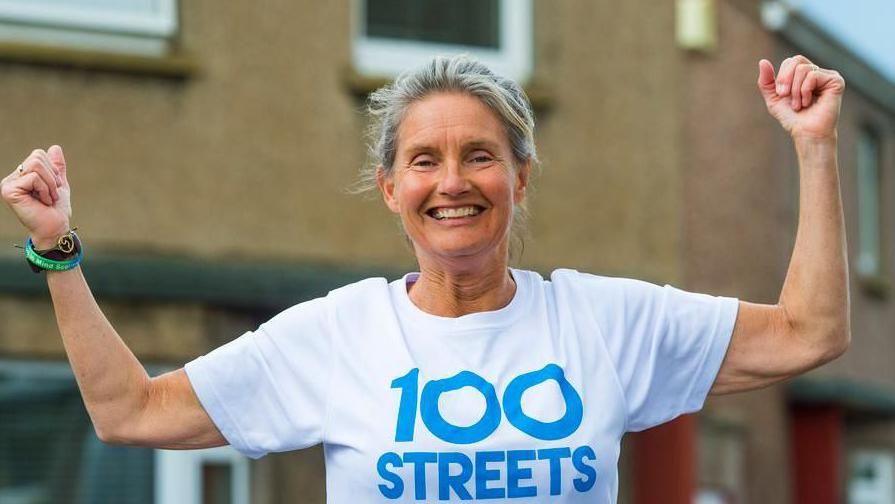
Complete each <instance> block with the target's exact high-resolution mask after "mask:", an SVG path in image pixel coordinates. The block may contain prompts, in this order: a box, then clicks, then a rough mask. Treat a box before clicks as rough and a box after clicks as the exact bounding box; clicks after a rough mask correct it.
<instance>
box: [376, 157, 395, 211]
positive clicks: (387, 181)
mask: <svg viewBox="0 0 895 504" xmlns="http://www.w3.org/2000/svg"><path fill="white" fill-rule="evenodd" d="M376 186H377V187H379V192H381V193H382V199H383V201H385V205H386V206H387V207H388V209H389V210H391V211H392V212H394V213H399V211H400V208H399V207H398V200H396V199H395V177H394V176H393V175H389V174H388V173H386V172H385V168H383V167H382V165H379V166H377V167H376Z"/></svg>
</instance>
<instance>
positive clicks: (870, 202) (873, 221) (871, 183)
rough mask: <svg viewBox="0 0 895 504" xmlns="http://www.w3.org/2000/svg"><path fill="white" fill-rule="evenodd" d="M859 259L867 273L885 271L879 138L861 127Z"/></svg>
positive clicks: (861, 268) (872, 273)
mask: <svg viewBox="0 0 895 504" xmlns="http://www.w3.org/2000/svg"><path fill="white" fill-rule="evenodd" d="M857 165H858V166H857V176H858V263H857V271H858V273H859V274H861V275H864V276H878V275H880V274H881V273H882V265H881V263H880V256H881V250H880V243H881V240H880V186H881V184H880V142H879V137H878V136H877V135H876V134H875V133H874V132H873V131H872V130H870V129H867V128H864V129H862V130H861V131H860V133H859V136H858V145H857Z"/></svg>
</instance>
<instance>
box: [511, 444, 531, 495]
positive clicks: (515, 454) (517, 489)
mask: <svg viewBox="0 0 895 504" xmlns="http://www.w3.org/2000/svg"><path fill="white" fill-rule="evenodd" d="M534 459H535V451H534V450H509V451H508V452H507V497H509V498H510V499H512V498H514V497H534V496H536V495H538V487H536V486H523V487H521V486H519V480H526V479H531V468H530V467H519V462H522V461H524V460H534Z"/></svg>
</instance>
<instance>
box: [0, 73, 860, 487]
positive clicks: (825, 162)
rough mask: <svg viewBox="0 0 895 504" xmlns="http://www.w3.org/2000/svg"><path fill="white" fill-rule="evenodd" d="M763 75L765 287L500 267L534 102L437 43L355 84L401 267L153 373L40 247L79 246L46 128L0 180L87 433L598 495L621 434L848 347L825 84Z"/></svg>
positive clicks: (521, 190) (392, 474)
mask: <svg viewBox="0 0 895 504" xmlns="http://www.w3.org/2000/svg"><path fill="white" fill-rule="evenodd" d="M758 85H759V90H760V92H761V93H762V96H763V97H764V99H765V103H766V105H767V107H768V110H769V111H770V113H771V114H772V115H773V116H774V117H775V118H777V119H778V120H779V122H780V123H781V124H782V125H783V126H784V128H785V129H786V130H787V131H788V132H789V133H790V134H791V135H792V137H793V139H794V142H795V145H796V149H797V151H798V153H799V160H800V168H801V171H800V174H801V177H802V185H801V187H802V200H801V202H802V209H801V214H800V220H799V230H798V233H797V239H796V246H795V250H794V251H793V258H792V263H791V265H790V270H789V273H788V274H787V277H786V281H785V283H784V286H783V291H782V292H781V297H780V303H778V304H776V305H759V304H753V303H748V302H740V301H738V300H737V299H735V298H731V297H715V296H709V295H705V294H698V293H691V292H685V291H682V290H680V289H677V288H675V287H672V286H670V285H665V286H661V287H660V286H658V285H654V284H651V283H647V282H643V281H639V280H634V279H626V278H613V277H606V276H599V275H591V274H587V273H579V272H577V271H574V270H567V269H557V270H555V271H553V272H552V273H551V275H550V277H549V279H545V278H543V277H542V276H541V275H540V274H538V273H536V272H533V271H526V270H523V269H516V268H510V267H509V241H510V235H511V229H512V227H513V223H514V221H515V222H517V223H518V221H519V219H518V216H519V214H520V209H521V208H523V205H524V204H525V193H526V189H527V187H528V181H529V173H530V171H531V169H532V165H533V164H535V163H536V162H537V157H536V154H535V147H534V138H533V129H534V120H533V116H532V113H531V107H530V106H529V104H528V100H527V99H526V97H525V95H524V93H523V92H522V90H521V89H520V88H519V86H518V85H517V84H516V83H514V82H512V81H510V80H507V79H504V78H501V77H499V76H497V75H495V74H494V73H493V72H491V71H490V70H489V69H488V68H487V67H485V66H484V65H482V64H481V63H478V62H476V61H473V60H470V59H468V58H464V57H453V58H434V59H433V60H432V61H431V62H429V63H428V64H426V65H425V66H423V67H421V68H419V69H416V70H412V71H410V72H408V73H406V74H404V75H402V76H401V77H399V78H398V79H397V80H396V81H395V82H394V83H393V84H391V85H389V86H387V87H385V88H383V89H381V90H379V91H377V92H376V93H374V94H373V95H372V97H371V101H370V111H371V114H372V115H373V117H374V119H375V120H374V126H373V142H372V143H373V147H372V148H371V151H372V157H373V159H374V162H373V163H372V164H371V166H370V168H369V170H367V172H366V179H365V180H366V183H367V187H368V188H370V189H372V188H374V187H375V188H377V189H378V190H379V191H380V192H381V194H382V197H383V199H384V201H385V204H386V205H387V206H388V208H389V209H390V210H391V211H393V212H394V213H395V214H396V215H397V216H398V217H399V218H400V220H401V223H402V225H403V227H404V230H405V232H406V235H407V237H408V239H409V240H410V242H411V244H412V247H413V251H414V253H415V255H416V259H417V261H418V264H419V272H412V273H408V274H406V275H405V276H404V277H403V278H401V279H398V280H395V281H392V282H389V281H387V280H385V279H383V278H371V279H367V280H363V281H361V282H357V283H354V284H351V285H348V286H345V287H342V288H340V289H337V290H334V291H332V292H330V293H329V295H327V296H326V297H323V298H319V299H314V300H312V301H308V302H305V303H301V304H297V305H295V306H293V307H292V308H289V309H287V310H286V311H284V312H282V313H280V314H279V315H277V316H276V317H274V318H273V319H271V320H270V321H268V322H266V323H264V324H262V325H261V326H260V327H259V328H258V329H257V330H256V331H252V332H248V333H246V334H244V335H242V336H241V337H239V338H237V339H235V340H233V341H232V342H230V343H228V344H226V345H224V346H222V347H220V348H218V349H216V350H214V351H213V352H211V353H210V354H208V355H205V356H202V357H200V358H198V359H196V360H194V361H192V362H190V363H188V364H186V366H185V367H184V369H180V370H177V371H174V372H171V373H168V374H166V375H162V376H160V377H157V378H152V379H150V378H149V377H148V376H147V375H146V373H145V371H144V370H143V368H142V367H141V366H140V364H139V362H138V361H137V360H136V358H135V357H134V355H133V354H132V353H131V352H130V350H129V349H128V348H127V347H126V346H125V345H124V343H123V341H122V340H121V338H120V337H119V336H118V334H117V333H116V332H115V330H114V329H113V328H112V327H111V325H110V324H109V323H108V321H107V320H106V319H105V317H104V316H103V314H102V312H101V311H100V310H99V308H98V307H97V305H96V302H95V301H94V299H93V297H92V295H91V294H90V290H89V288H88V287H87V284H86V282H85V280H84V277H83V275H81V272H80V269H79V268H78V262H79V261H80V257H81V256H82V255H83V254H81V253H80V252H81V251H80V247H79V246H77V247H76V251H73V250H68V249H66V250H68V251H67V252H66V250H63V249H61V248H60V246H59V245H60V244H62V243H63V239H68V240H69V241H67V242H66V243H69V242H71V243H75V244H78V245H79V242H78V241H77V238H76V236H74V235H73V233H72V232H71V230H70V229H69V221H70V217H71V206H70V193H71V188H70V186H69V185H68V177H67V169H68V168H67V165H66V162H65V159H64V157H63V155H62V149H61V148H59V147H58V146H53V147H51V148H50V149H48V151H43V150H36V151H34V152H33V153H32V154H31V156H29V157H28V158H27V159H26V160H25V161H24V162H23V163H22V164H21V165H19V166H18V167H17V168H16V169H15V170H13V172H12V173H11V174H10V175H9V176H8V177H6V178H5V179H4V180H3V182H2V184H0V185H2V187H0V188H2V195H3V199H4V200H5V201H6V203H7V204H8V205H9V206H10V207H11V208H12V209H13V211H14V212H15V213H16V215H17V216H18V217H19V219H20V220H21V221H22V223H23V224H24V225H25V227H26V228H27V229H28V231H29V233H30V234H31V238H29V240H28V242H27V244H28V245H27V248H28V253H29V255H28V256H27V257H29V260H31V262H32V263H33V264H34V266H35V267H36V268H38V269H41V268H42V269H47V270H50V271H47V282H48V285H49V288H50V292H51V294H52V296H53V303H54V307H55V309H56V315H57V320H58V322H59V327H60V332H61V333H62V337H63V340H64V342H65V347H66V351H67V352H68V355H69V359H70V361H71V364H72V368H73V370H74V371H75V374H76V377H77V379H78V384H79V386H80V388H81V394H82V396H83V399H84V403H85V405H86V406H87V409H88V411H89V413H90V417H91V419H92V421H93V423H94V427H95V428H96V430H97V433H98V434H99V436H100V438H101V439H103V440H104V441H106V442H113V443H123V444H134V445H141V446H153V447H163V448H201V447H211V446H218V445H223V444H231V445H232V446H233V447H234V448H236V449H237V450H239V451H240V452H242V453H244V454H246V455H247V456H250V457H255V458H257V457H261V456H264V455H265V454H267V453H270V452H279V451H287V450H295V449H298V448H303V447H306V446H310V445H314V444H318V443H323V444H324V446H325V447H326V450H325V454H326V478H327V499H328V501H329V502H336V503H353V502H387V501H389V500H402V501H410V500H416V501H421V500H425V501H434V500H473V499H475V500H485V499H506V500H513V499H532V498H534V499H536V501H537V502H548V501H549V502H556V503H572V502H599V503H612V502H615V499H616V494H617V489H618V477H617V468H616V465H617V462H618V456H619V447H620V441H621V438H622V436H623V435H624V434H625V433H626V432H630V431H638V430H643V429H647V428H649V427H653V426H655V425H659V424H661V423H664V422H667V421H669V420H671V419H673V418H675V417H677V416H678V415H681V414H683V413H688V412H692V411H696V410H699V409H700V408H701V407H702V405H703V402H704V401H705V398H706V396H707V394H708V393H709V392H710V391H712V392H714V393H727V392H736V391H742V390H749V389H754V388H758V387H762V386H767V385H769V384H771V383H774V382H776V381H779V380H781V379H784V378H787V377H790V376H793V375H795V374H798V373H801V372H804V371H806V370H808V369H811V368H813V367H816V366H818V365H820V364H822V363H824V362H827V361H829V360H831V359H833V358H835V357H836V356H838V355H840V354H841V353H842V352H843V351H845V348H846V347H847V345H848V341H849V337H850V335H849V326H848V310H849V308H848V307H849V303H848V291H847V289H846V285H847V279H848V276H847V269H846V267H845V247H844V240H845V234H844V228H843V224H842V213H841V212H842V209H841V201H840V198H839V186H838V179H837V178H836V177H837V166H836V156H835V149H836V121H837V118H838V114H839V104H840V100H841V95H842V90H843V86H844V83H843V81H842V78H841V77H839V75H838V74H837V73H836V72H833V71H829V70H823V69H820V68H818V67H817V66H815V65H814V64H813V63H811V62H810V61H808V60H807V59H805V58H803V57H801V56H797V57H794V58H789V59H787V60H785V61H784V62H783V64H782V65H781V67H780V72H779V75H777V76H776V77H775V72H774V68H773V66H772V65H771V63H770V62H768V61H766V60H762V61H761V62H760V63H759V80H758ZM54 244H56V246H55V247H54ZM75 252H76V254H75ZM60 254H61V255H60ZM35 256H39V257H38V258H37V259H35ZM528 502H531V500H529V501H528Z"/></svg>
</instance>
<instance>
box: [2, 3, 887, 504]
mask: <svg viewBox="0 0 895 504" xmlns="http://www.w3.org/2000/svg"><path fill="white" fill-rule="evenodd" d="M842 3H843V4H844V3H845V2H844V0H843V2H842ZM807 4H810V3H809V2H805V3H803V4H795V3H793V2H759V1H757V0H756V1H749V0H714V1H713V0H676V1H672V2H653V1H647V0H629V1H625V2H609V1H588V2H575V1H571V0H556V1H553V0H551V1H549V2H548V1H546V0H543V1H541V0H464V1H460V0H455V1H452V2H441V1H434V0H431V1H422V0H351V1H348V0H342V1H334V2H316V1H309V0H299V1H285V0H279V1H274V2H267V3H261V4H259V3H257V2H248V1H244V0H240V1H235V2H215V1H211V0H192V1H181V0H159V1H155V2H136V1H131V2H125V1H120V2H96V1H87V0H68V1H66V2H58V1H50V0H9V1H4V2H0V117H3V119H4V129H3V134H2V135H0V166H5V167H6V168H4V169H0V172H3V173H6V172H9V171H11V170H12V169H13V168H14V167H15V166H16V164H17V163H18V162H19V161H20V160H21V159H22V158H24V157H25V156H27V155H28V153H29V152H30V151H31V149H33V148H36V147H47V146H48V145H50V144H51V143H59V144H61V145H63V146H64V148H65V152H66V156H67V159H68V162H69V166H70V168H69V178H70V180H71V183H72V186H73V195H74V197H73V205H74V224H75V225H77V226H78V227H79V233H80V235H81V236H82V238H83V240H84V244H85V248H86V252H87V259H86V260H85V262H84V266H83V268H84V272H85V275H86V276H87V278H88V281H89V283H90V285H91V287H92V288H93V291H94V293H95V295H96V296H97V298H98V299H99V301H100V304H101V306H102V307H103V309H104V311H105V312H106V314H107V315H108V317H109V318H110V319H111V321H112V322H113V324H114V326H115V327H116V328H117V329H118V331H119V333H120V334H121V335H122V336H123V338H124V339H125V340H126V341H127V343H128V344H129V345H130V346H131V348H132V349H134V351H135V352H136V353H137V354H138V356H139V357H140V359H141V360H142V361H143V362H144V363H145V364H146V366H147V367H148V368H149V369H150V371H151V372H152V373H159V372H163V371H165V370H168V369H173V368H176V367H179V366H181V365H183V363H184V362H186V361H188V360H191V359H193V358H195V357H196V356H198V355H201V354H203V353H205V352H208V351H209V350H210V349H212V348H215V347H217V346H218V345H220V344H222V343H225V342H227V341H229V340H231V339H233V338H235V337H237V336H239V335H240V334H242V333H243V332H244V331H246V330H250V329H254V328H255V327H256V326H257V325H258V324H259V323H260V322H263V321H264V320H266V319H268V318H269V317H271V316H272V315H274V314H275V313H277V312H278V311H280V310H281V309H283V308H285V307H288V306H290V305H292V304H295V303H297V302H300V301H302V300H306V299H309V298H312V297H316V296H319V295H323V294H325V293H326V292H327V291H328V290H330V289H332V288H334V287H336V286H339V285H343V284H345V283H348V282H350V281H353V280H355V279H359V278H362V277H366V276H370V275H384V276H387V277H389V278H395V277H396V276H397V275H400V274H401V273H403V272H405V271H407V270H409V269H411V268H413V267H414V265H413V262H412V256H411V254H410V253H409V252H408V250H407V248H406V246H405V244H404V242H403V239H402V237H401V235H400V233H399V231H398V227H397V224H396V222H395V220H394V219H393V218H392V217H391V215H390V214H389V213H388V212H387V211H386V209H385V208H384V205H383V204H382V203H381V202H379V201H377V200H375V199H372V200H370V199H364V198H360V197H356V196H351V195H349V194H347V192H346V188H348V187H349V186H350V185H351V184H352V182H353V181H354V180H355V177H356V172H357V169H358V168H359V167H361V166H362V165H363V164H364V162H365V147H364V144H363V141H362V138H363V131H364V128H365V125H366V119H365V118H364V116H363V113H362V106H363V100H364V97H365V96H366V94H367V93H368V92H369V91H371V90H372V89H375V87H376V86H378V85H381V84H382V83H384V82H386V80H387V79H388V77H389V76H393V75H394V74H395V72H397V71H399V70H400V69H403V68H406V67H407V66H409V65H413V64H414V63H415V62H417V61H420V60H421V59H424V58H426V57H429V56H431V55H432V54H435V53H445V52H454V51H465V52H469V53H472V54H474V55H477V56H478V57H480V58H482V59H483V60H484V61H486V62H487V63H489V64H490V65H492V66H493V67H494V68H495V69H497V70H499V71H500V72H502V73H505V74H507V75H510V76H513V77H515V78H517V79H519V80H520V81H522V82H524V83H525V86H526V88H527V90H528V91H529V93H530V96H531V98H532V101H533V103H534V106H535V109H536V113H537V118H538V131H537V140H538V144H539V149H540V156H541V159H542V161H543V168H542V170H541V172H540V175H539V176H538V177H537V178H536V180H535V187H536V191H535V193H534V195H533V196H534V197H533V199H532V201H531V210H532V219H531V224H530V234H531V238H529V239H528V240H527V241H526V244H525V248H524V254H523V255H522V257H521V258H520V259H519V261H518V264H519V265H520V266H523V267H527V268H533V269H536V270H539V271H542V272H549V271H550V270H552V269H553V268H556V267H571V268H576V269H579V270H583V271H589V272H593V273H597V274H602V275H610V276H628V277H636V278H641V279H645V280H649V281H652V282H655V283H660V284H662V283H670V284H672V285H675V286H677V287H680V288H683V289H687V290H691V291H698V292H706V293H711V294H721V295H728V296H736V297H739V298H741V299H744V300H749V301H754V302H765V303H774V302H776V300H777V297H778V295H779V292H780V287H781V285H782V282H783V278H784V275H785V273H786V268H787V264H788V260H789V254H790V251H791V248H792V244H793V241H794V238H795V224H796V219H797V215H798V214H797V212H798V208H797V205H798V199H797V194H798V186H797V182H798V178H797V167H796V165H795V160H794V155H793V152H792V148H791V145H790V143H789V141H788V139H787V138H786V136H785V134H784V133H783V131H782V130H781V129H780V128H779V127H778V126H777V125H776V123H775V122H774V120H773V119H772V118H770V116H768V115H767V114H766V112H765V109H764V105H763V103H762V101H761V99H760V97H759V95H758V93H757V90H756V89H755V80H756V77H757V61H758V60H759V58H761V57H768V58H770V59H772V60H774V61H775V62H779V61H780V60H781V59H782V58H783V57H785V56H788V55H791V54H793V53H802V54H805V55H806V56H808V57H809V58H812V59H814V60H815V61H816V62H817V63H818V64H820V65H822V66H829V67H833V68H837V69H838V70H840V71H841V72H842V73H843V74H844V75H845V77H846V80H847V82H848V89H847V92H846V97H845V101H844V106H843V116H842V119H841V128H840V140H841V143H840V164H841V170H840V178H841V184H842V192H843V197H844V204H845V217H846V221H847V227H848V233H849V237H848V238H849V239H848V244H849V256H850V266H851V273H852V276H851V282H852V284H851V301H852V317H853V319H852V329H853V345H852V347H851V350H850V351H849V353H848V354H847V355H845V356H844V357H843V358H841V359H840V360H838V361H836V362H835V363H833V364H831V365H828V366H825V367H824V368H822V369H819V370H816V371H814V372H811V373H809V374H808V375H806V376H804V377H800V378H798V379H796V380H793V381H790V382H788V383H784V384H781V385H778V386H774V387H771V388H768V389H766V390H762V391H758V392H754V393H748V394H742V395H736V396H726V397H719V398H712V399H711V400H710V401H709V404H708V405H707V407H706V408H705V410H704V411H703V412H702V413H700V414H698V415H693V416H689V417H685V418H682V419H679V420H677V421H675V422H673V423H671V424H669V425H666V426H663V427H660V428H658V429H654V430H653V431H650V432H646V433H642V434H637V435H633V436H629V437H628V438H627V439H626V440H625V445H624V450H623V455H622V462H621V487H620V488H621V491H620V499H619V500H620V502H626V503H636V504H647V503H662V504H669V503H670V504H677V503H691V502H699V503H701V504H714V503H738V504H741V503H763V504H764V503H781V504H782V503H789V502H793V503H798V504H802V503H806V504H807V503H821V504H825V503H834V502H848V503H852V504H858V503H860V504H877V503H878V504H886V503H892V502H893V499H895V486H893V480H895V420H893V415H895V365H893V361H895V334H893V330H892V327H893V326H895V306H893V302H892V297H891V283H892V279H893V274H895V273H893V269H892V265H893V264H895V261H893V259H895V255H893V254H895V243H893V239H895V236H893V233H892V232H891V229H892V225H893V218H895V208H893V205H892V201H893V197H892V196H893V195H895V178H893V170H895V76H893V72H892V71H891V67H892V66H895V65H893V64H892V61H891V60H889V61H888V63H887V62H886V61H883V62H880V61H879V60H874V59H873V58H872V57H869V56H868V55H867V54H865V53H863V52H862V51H861V50H860V48H856V46H854V45H852V44H851V43H850V39H849V38H848V36H843V35H842V34H841V33H839V32H838V31H837V30H836V29H835V26H836V23H835V22H833V23H832V24H830V23H829V21H830V19H829V16H827V17H824V16H818V15H817V13H816V12H814V11H813V10H812V9H811V8H810V5H807ZM794 5H795V6H794ZM800 5H802V6H800ZM864 5H865V4H864V3H862V4H861V8H871V6H872V5H876V8H879V9H881V11H880V13H879V16H885V15H888V16H892V10H891V8H889V7H888V6H887V5H886V2H885V1H884V0H879V1H875V2H870V1H868V2H867V3H866V7H864ZM887 8H888V9H889V10H888V11H887V12H886V10H885V9H887ZM879 16H877V17H874V16H870V19H872V20H876V21H879ZM890 20H891V19H890ZM833 21H836V19H833ZM840 21H842V20H841V19H840ZM892 53H895V51H892V52H890V53H889V54H892ZM887 64H889V66H886V65H887ZM23 238H24V236H23V232H22V229H21V227H20V226H19V225H18V223H17V222H16V221H15V219H14V218H13V216H12V214H11V213H9V212H8V211H6V212H5V213H2V214H0V241H2V243H6V244H8V246H6V247H4V250H2V251H0V502H4V503H7V502H8V503H43V502H72V503H100V502H102V503H105V502H128V503H141V504H142V503H146V504H148V503H171V502H177V503H186V504H192V503H199V502H230V503H246V502H253V503H259V504H267V503H271V504H272V503H294V502H309V503H313V502H321V503H322V502H324V498H325V497H324V469H323V465H322V456H321V453H322V452H321V450H320V449H319V447H317V448H311V449H308V450H304V451H301V452H293V453H285V454H278V455H270V456H267V457H265V458H262V459H260V460H258V461H249V460H248V459H245V458H243V457H241V456H238V455H236V454H235V453H234V452H233V451H232V450H230V449H228V448H223V449H216V450H208V451H195V452H171V451H155V450H149V449H138V448H122V447H112V446H106V445H103V444H102V443H100V442H99V441H98V440H97V439H96V437H95V436H94V434H93V431H92V429H91V427H90V424H89V420H88V418H87V416H86V413H85V411H84V408H83V405H82V404H81V401H80V398H79V396H78V393H77V390H76V388H75V385H74V382H73V379H72V375H71V372H70V370H69V367H68V365H67V363H66V360H65V355H64V352H63V349H62V345H61V343H60V339H59V336H58V333H57V330H56V326H55V320H54V317H53V312H52V308H51V305H50V302H49V299H48V296H47V292H46V285H45V283H44V280H43V278H42V277H41V276H39V275H34V274H33V273H32V272H31V271H30V270H29V269H28V268H27V266H26V265H25V263H24V260H23V258H22V254H21V251H20V250H18V249H15V248H13V247H12V244H13V243H20V242H21V240H22V239H23ZM697 499H698V500H697Z"/></svg>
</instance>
